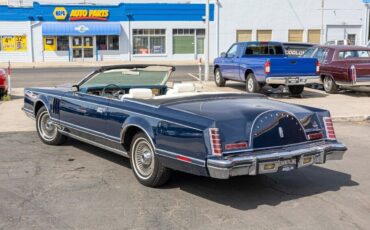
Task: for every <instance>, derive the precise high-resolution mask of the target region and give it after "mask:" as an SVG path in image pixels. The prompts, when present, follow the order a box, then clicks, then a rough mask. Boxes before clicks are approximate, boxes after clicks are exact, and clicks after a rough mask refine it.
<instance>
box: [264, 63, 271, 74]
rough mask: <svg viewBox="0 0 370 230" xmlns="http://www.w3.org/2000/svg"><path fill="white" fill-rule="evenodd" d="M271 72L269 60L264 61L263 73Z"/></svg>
mask: <svg viewBox="0 0 370 230" xmlns="http://www.w3.org/2000/svg"><path fill="white" fill-rule="evenodd" d="M270 72H271V62H270V61H267V62H265V74H269V73H270Z"/></svg>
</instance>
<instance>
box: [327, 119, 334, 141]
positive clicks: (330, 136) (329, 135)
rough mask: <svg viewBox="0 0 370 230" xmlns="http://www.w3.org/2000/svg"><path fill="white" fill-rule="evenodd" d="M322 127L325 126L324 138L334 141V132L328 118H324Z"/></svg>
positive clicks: (331, 122)
mask: <svg viewBox="0 0 370 230" xmlns="http://www.w3.org/2000/svg"><path fill="white" fill-rule="evenodd" d="M324 125H325V131H326V138H327V139H329V140H335V139H336V136H335V131H334V126H333V121H332V120H331V118H330V117H324Z"/></svg>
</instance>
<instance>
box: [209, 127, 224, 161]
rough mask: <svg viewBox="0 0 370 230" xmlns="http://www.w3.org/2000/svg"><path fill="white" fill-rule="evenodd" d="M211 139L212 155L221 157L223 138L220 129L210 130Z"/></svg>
mask: <svg viewBox="0 0 370 230" xmlns="http://www.w3.org/2000/svg"><path fill="white" fill-rule="evenodd" d="M209 137H210V141H211V148H212V155H215V156H221V155H222V147H221V138H220V133H219V131H218V128H210V129H209Z"/></svg>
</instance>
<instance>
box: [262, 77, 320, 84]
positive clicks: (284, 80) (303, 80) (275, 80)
mask: <svg viewBox="0 0 370 230" xmlns="http://www.w3.org/2000/svg"><path fill="white" fill-rule="evenodd" d="M292 78H298V79H299V82H298V83H292V84H289V83H288V80H289V79H292ZM266 83H267V84H272V85H275V84H276V85H305V84H314V83H317V84H321V83H322V81H321V79H320V77H319V76H297V77H294V76H291V77H288V76H286V77H267V78H266Z"/></svg>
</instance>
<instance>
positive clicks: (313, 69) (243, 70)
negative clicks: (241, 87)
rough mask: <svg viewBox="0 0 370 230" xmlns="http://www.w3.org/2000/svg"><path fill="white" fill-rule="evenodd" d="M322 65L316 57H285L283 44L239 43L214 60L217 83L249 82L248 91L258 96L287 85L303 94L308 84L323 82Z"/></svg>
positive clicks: (296, 93) (298, 93)
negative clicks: (321, 77)
mask: <svg viewBox="0 0 370 230" xmlns="http://www.w3.org/2000/svg"><path fill="white" fill-rule="evenodd" d="M319 71H320V63H319V62H318V60H317V59H315V58H294V57H288V56H287V55H286V54H285V49H284V47H283V44H282V43H280V42H240V43H235V44H233V45H232V46H231V47H230V49H229V50H228V51H227V52H226V53H222V54H221V57H219V58H216V59H215V61H214V74H215V83H216V85H217V86H219V87H223V86H225V83H226V81H227V80H233V81H240V82H246V91H247V92H250V93H256V92H259V91H260V90H261V88H262V87H263V86H264V85H270V86H272V87H274V88H276V87H279V86H280V85H286V86H288V88H289V91H290V93H291V94H292V95H300V94H301V93H302V92H303V90H304V86H305V85H306V84H312V83H320V78H319V75H318V73H319Z"/></svg>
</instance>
